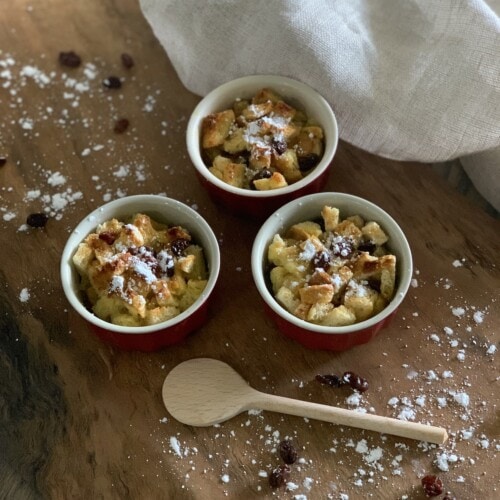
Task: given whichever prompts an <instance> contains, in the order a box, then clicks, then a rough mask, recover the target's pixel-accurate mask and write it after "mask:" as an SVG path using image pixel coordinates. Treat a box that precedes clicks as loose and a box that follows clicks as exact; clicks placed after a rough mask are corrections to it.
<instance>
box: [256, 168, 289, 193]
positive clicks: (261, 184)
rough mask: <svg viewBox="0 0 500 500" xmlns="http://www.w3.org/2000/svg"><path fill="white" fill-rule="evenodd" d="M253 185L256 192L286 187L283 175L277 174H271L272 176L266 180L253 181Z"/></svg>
mask: <svg viewBox="0 0 500 500" xmlns="http://www.w3.org/2000/svg"><path fill="white" fill-rule="evenodd" d="M253 184H254V186H255V189H257V190H258V191H268V190H270V189H278V188H281V187H285V186H288V183H287V182H286V179H285V178H284V177H283V174H280V173H279V172H273V175H272V176H271V177H269V178H267V179H256V180H254V181H253Z"/></svg>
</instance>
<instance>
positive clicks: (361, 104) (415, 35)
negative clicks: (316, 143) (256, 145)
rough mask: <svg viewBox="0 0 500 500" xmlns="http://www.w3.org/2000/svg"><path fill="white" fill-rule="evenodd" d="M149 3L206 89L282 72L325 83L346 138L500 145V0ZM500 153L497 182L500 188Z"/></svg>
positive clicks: (387, 145) (392, 147) (166, 43)
mask: <svg viewBox="0 0 500 500" xmlns="http://www.w3.org/2000/svg"><path fill="white" fill-rule="evenodd" d="M140 3H141V7H142V10H143V13H144V15H145V17H146V19H147V20H148V21H149V23H150V24H151V26H152V28H153V30H154V33H155V35H156V36H157V38H158V39H159V40H160V42H161V43H162V45H163V47H164V48H165V50H166V52H167V54H168V56H169V58H170V60H171V61H172V64H173V65H174V67H175V69H176V71H177V73H178V75H179V78H180V79H181V81H182V82H183V83H184V85H185V86H186V87H187V88H188V89H189V90H190V91H192V92H194V93H196V94H199V95H205V94H206V93H208V92H209V91H210V90H212V89H213V88H214V87H216V86H218V85H220V84H221V83H223V82H226V81H229V80H231V79H233V78H237V77H239V76H244V75H248V74H280V75H285V76H289V77H292V78H296V79H298V80H301V81H302V82H304V83H307V84H309V85H310V86H312V87H314V88H315V89H316V90H318V91H319V92H320V93H321V94H322V95H323V96H324V97H325V98H326V99H327V100H328V101H329V102H330V104H331V106H332V108H333V109H334V111H335V113H336V115H337V118H338V122H339V130H340V136H341V138H342V139H344V140H345V141H347V142H350V143H352V144H354V145H356V146H358V147H360V148H363V149H365V150H368V151H370V152H372V153H375V154H378V155H380V156H384V157H388V158H395V159H398V160H417V161H422V162H438V161H444V160H449V159H451V158H457V157H461V156H464V155H473V154H475V153H478V152H482V151H485V150H491V149H495V148H499V151H500V19H499V17H498V15H497V13H498V6H499V4H500V0H489V2H486V1H484V0H439V1H432V0H427V1H424V0H404V1H400V0H335V1H333V0H253V1H247V0H199V1H196V0H140ZM495 158H496V160H495V161H497V164H496V168H493V169H491V168H490V171H492V172H493V179H489V180H491V181H492V182H496V183H497V186H499V188H498V189H497V191H499V190H500V179H499V175H498V172H499V169H500V153H497V154H496V156H495ZM488 161H489V162H491V161H492V160H491V158H490V159H489V160H488ZM478 189H479V188H478ZM497 196H498V195H497ZM497 202H499V200H497ZM499 205H500V203H499ZM497 206H498V205H497Z"/></svg>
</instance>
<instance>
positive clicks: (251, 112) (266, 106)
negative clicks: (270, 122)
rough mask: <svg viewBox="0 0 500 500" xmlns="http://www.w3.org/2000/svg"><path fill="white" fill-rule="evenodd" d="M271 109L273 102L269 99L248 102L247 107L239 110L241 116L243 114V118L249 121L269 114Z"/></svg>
mask: <svg viewBox="0 0 500 500" xmlns="http://www.w3.org/2000/svg"><path fill="white" fill-rule="evenodd" d="M272 109H273V103H272V102H271V101H266V102H261V103H259V104H250V105H249V106H248V107H247V108H245V109H243V110H241V116H243V117H244V118H245V120H247V121H249V122H251V121H254V120H257V119H258V118H262V117H263V116H265V115H267V114H269V113H270V112H271V110H272Z"/></svg>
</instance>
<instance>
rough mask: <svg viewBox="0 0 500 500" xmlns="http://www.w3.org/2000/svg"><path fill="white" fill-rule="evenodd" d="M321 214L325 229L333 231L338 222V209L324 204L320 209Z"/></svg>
mask: <svg viewBox="0 0 500 500" xmlns="http://www.w3.org/2000/svg"><path fill="white" fill-rule="evenodd" d="M321 216H322V217H323V221H324V223H325V231H334V230H335V228H336V227H337V225H338V223H339V217H340V215H339V209H338V208H334V207H329V206H324V207H323V209H322V210H321Z"/></svg>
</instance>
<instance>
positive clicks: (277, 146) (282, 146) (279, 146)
mask: <svg viewBox="0 0 500 500" xmlns="http://www.w3.org/2000/svg"><path fill="white" fill-rule="evenodd" d="M271 147H272V148H273V151H274V152H275V153H276V154H278V155H280V156H281V155H282V154H283V153H284V152H285V151H286V150H287V149H288V146H287V144H286V141H283V140H281V139H276V138H274V139H273V140H272V142H271Z"/></svg>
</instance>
